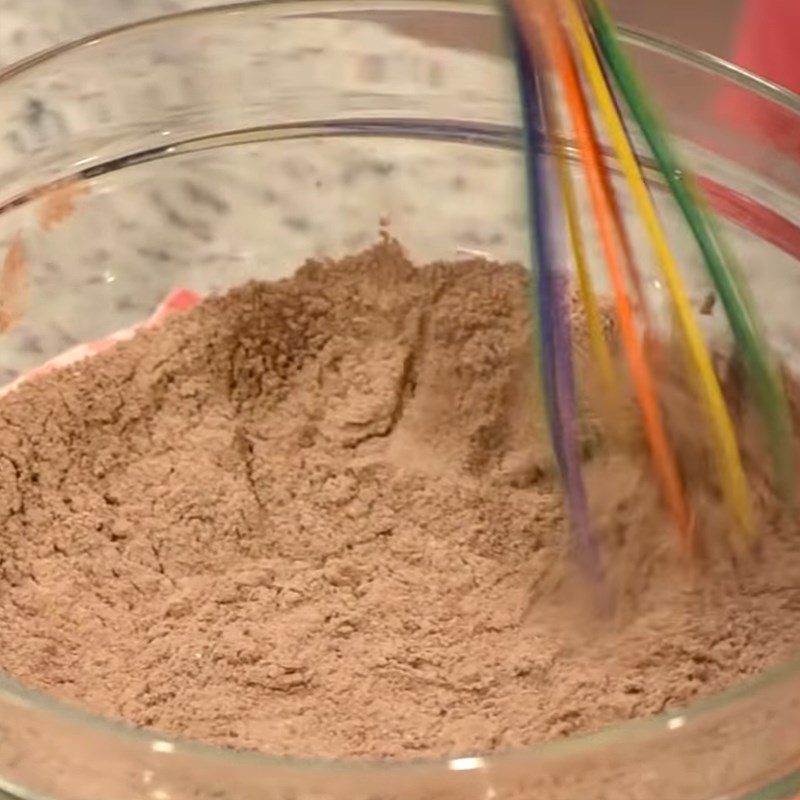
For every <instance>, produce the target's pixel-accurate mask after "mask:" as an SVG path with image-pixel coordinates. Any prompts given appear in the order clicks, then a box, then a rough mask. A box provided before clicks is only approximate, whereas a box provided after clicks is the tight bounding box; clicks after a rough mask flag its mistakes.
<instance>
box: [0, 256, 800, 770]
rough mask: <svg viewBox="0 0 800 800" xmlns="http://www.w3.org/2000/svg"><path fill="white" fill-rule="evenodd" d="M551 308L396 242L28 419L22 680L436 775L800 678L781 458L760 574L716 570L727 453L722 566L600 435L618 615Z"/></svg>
mask: <svg viewBox="0 0 800 800" xmlns="http://www.w3.org/2000/svg"><path fill="white" fill-rule="evenodd" d="M524 284H525V276H524V272H523V270H522V269H521V268H519V267H516V266H504V265H496V264H490V263H487V262H485V261H482V260H475V261H470V262H460V263H454V264H449V263H447V264H445V263H440V264H433V265H429V266H425V267H421V268H416V267H414V266H413V265H412V264H411V263H410V262H409V261H408V259H407V257H406V256H405V254H404V253H403V251H402V249H401V247H400V246H399V245H398V244H397V243H395V242H393V241H390V240H386V241H383V242H382V243H381V244H379V245H377V246H376V247H375V248H373V249H371V250H369V251H367V252H365V253H362V254H360V255H357V256H354V257H351V258H346V259H344V260H342V261H340V262H336V263H332V262H331V263H328V262H325V263H323V262H309V263H307V264H306V265H304V266H303V267H302V268H301V269H300V270H299V271H298V273H297V274H296V276H295V277H293V278H292V279H289V280H285V281H281V282H277V283H251V284H248V285H246V286H242V287H240V288H237V289H235V290H233V291H231V292H230V293H228V294H227V295H225V296H222V297H213V298H210V299H208V300H206V301H205V302H203V303H202V304H201V305H200V306H199V307H197V308H196V309H194V310H193V311H191V312H189V313H187V314H185V315H182V316H179V317H174V318H171V319H169V320H167V321H166V322H165V323H164V324H163V325H161V326H160V327H158V328H157V329H152V330H147V331H143V332H142V333H140V334H139V335H137V336H136V337H135V338H134V339H133V340H132V341H130V342H125V343H122V344H118V345H116V346H115V347H114V348H112V349H111V350H109V351H107V352H104V353H101V354H100V355H97V356H95V357H93V358H91V359H89V360H87V361H84V362H82V363H80V364H78V365H75V366H71V367H68V368H66V369H63V370H61V371H59V372H57V373H55V374H51V375H47V376H44V377H40V378H36V379H34V380H31V381H29V382H27V383H24V384H22V385H21V386H20V387H19V388H18V389H17V390H15V391H13V392H12V393H10V394H8V395H7V396H6V397H4V398H2V400H0V670H3V671H6V672H8V673H11V674H12V675H14V676H16V677H18V678H19V679H20V680H21V681H22V682H23V683H25V684H26V685H29V686H32V687H35V688H37V689H41V690H44V691H46V692H50V693H52V694H54V695H56V696H58V697H60V698H63V699H65V700H67V701H71V702H73V703H78V704H80V705H82V706H85V707H86V708H88V709H91V710H92V711H94V712H97V713H99V714H104V715H108V716H112V717H117V718H120V719H124V720H128V721H130V722H132V723H134V724H136V725H140V726H151V727H153V728H155V729H158V730H159V731H162V732H166V733H169V734H173V735H178V736H185V737H191V738H194V739H200V740H204V741H207V742H211V743H214V744H220V745H227V746H231V747H235V748H252V749H256V750H261V751H263V752H266V753H275V754H294V755H300V756H324V757H337V756H355V757H383V756H388V757H397V758H411V757H418V756H423V755H429V756H434V755H442V754H453V753H465V752H468V751H473V752H474V751H492V750H497V749H501V748H508V747H512V746H517V745H524V744H530V743H533V742H535V741H537V740H541V739H547V738H554V737H560V736H563V735H566V734H571V733H573V732H577V731H589V730H593V729H596V728H598V727H600V726H602V725H605V724H607V723H611V722H615V721H619V720H623V719H628V718H631V717H636V716H640V715H648V714H652V713H654V712H658V711H661V710H663V709H665V708H669V707H674V706H676V705H680V704H684V703H686V702H688V701H690V700H692V699H693V698H695V697H696V696H698V695H703V694H708V693H710V692H713V691H716V690H719V689H721V688H723V687H727V686H729V685H731V684H733V683H735V682H737V681H739V680H741V679H742V678H744V677H745V676H748V675H752V674H754V673H755V672H757V671H759V670H761V669H762V668H764V667H765V666H767V665H770V664H773V663H775V662H776V661H778V660H779V659H781V658H784V657H786V656H787V655H788V654H790V653H791V652H792V651H793V649H794V648H797V647H798V645H800V624H798V612H799V611H800V583H798V581H797V575H798V574H800V539H799V538H798V537H797V527H798V526H797V524H793V523H790V522H789V521H788V520H787V519H785V518H784V517H782V516H781V514H780V513H778V512H777V511H772V510H771V505H770V502H769V498H768V492H767V490H766V489H765V488H764V487H765V483H766V479H764V478H763V477H759V476H760V475H761V472H762V470H759V469H758V465H759V463H760V461H759V459H760V458H761V457H760V456H759V455H758V453H756V452H755V451H753V453H755V454H754V455H753V454H751V455H750V456H748V463H749V465H750V468H751V472H752V473H753V474H755V475H756V483H757V485H758V487H759V493H758V502H759V508H760V513H761V518H762V528H763V530H764V537H763V545H762V547H761V549H760V552H759V553H758V554H757V556H756V557H755V558H753V559H751V560H747V561H744V562H742V563H740V564H738V565H734V564H733V562H732V560H731V558H730V557H729V556H727V555H726V553H727V552H728V551H727V550H726V549H725V548H722V547H721V546H720V547H716V545H715V543H717V542H719V543H724V541H725V539H724V537H725V530H726V526H727V521H726V520H725V518H724V515H723V514H722V513H721V512H720V511H719V510H718V505H719V501H718V497H717V490H716V488H715V487H714V486H713V484H712V483H711V482H710V481H711V480H712V479H711V478H709V477H708V476H709V475H713V469H710V468H708V465H707V464H705V463H704V462H703V453H702V452H701V451H698V452H697V453H695V454H694V455H693V457H692V458H690V459H689V460H688V463H689V465H690V466H689V467H687V480H688V482H689V483H690V485H691V487H692V492H693V494H694V495H695V503H696V507H697V508H698V509H699V511H698V529H699V530H702V531H703V538H704V540H705V541H706V542H707V543H708V549H709V551H710V553H711V555H712V556H713V557H711V556H708V557H707V558H706V559H705V560H704V561H703V560H701V562H700V564H699V565H698V566H696V567H695V568H687V566H686V563H685V562H684V561H683V560H682V559H681V557H680V554H679V552H678V549H677V547H676V545H675V537H674V534H673V532H672V530H671V528H670V525H669V522H668V520H667V519H666V518H665V516H664V514H663V513H662V511H661V509H660V508H659V503H658V499H657V496H656V494H655V490H654V489H653V487H652V481H651V480H650V478H649V472H648V469H647V464H646V461H645V459H644V457H642V456H641V455H639V454H637V453H636V451H635V450H631V451H630V452H628V453H626V452H621V453H618V454H616V455H608V454H603V453H602V452H600V451H599V450H597V448H596V447H594V446H593V444H592V438H591V436H590V435H588V434H587V442H586V459H587V463H586V469H587V475H588V479H589V483H590V488H591V489H592V494H593V496H594V502H595V508H596V513H597V519H598V520H599V522H600V524H601V527H602V529H603V531H604V536H605V551H606V554H607V559H608V564H609V590H610V591H612V592H613V595H614V596H613V604H612V610H611V611H610V612H608V613H606V614H605V615H598V614H597V613H596V612H594V611H592V609H591V599H592V595H591V593H590V592H587V591H586V590H585V589H584V588H583V584H582V583H581V581H580V579H579V577H578V576H576V575H575V571H574V568H573V566H572V561H571V559H570V554H569V538H568V531H567V526H566V522H565V520H564V517H563V515H562V508H561V504H560V501H559V493H558V486H557V482H556V481H555V478H554V476H553V474H552V468H551V465H550V461H549V456H548V447H547V439H546V436H545V435H544V433H543V431H542V428H541V422H540V420H539V415H538V414H537V412H536V407H537V403H538V396H537V390H536V383H535V379H534V364H533V361H532V355H531V354H532V347H531V341H530V324H529V319H528V304H527V297H526V289H525V285H524ZM679 394H680V393H678V394H676V400H675V403H674V404H672V406H671V407H672V408H674V409H676V411H674V413H673V416H677V417H684V418H685V419H686V418H688V419H689V420H692V419H694V422H692V423H691V426H692V427H691V431H690V433H691V435H690V436H689V437H687V439H689V440H691V441H693V442H696V441H697V440H698V439H699V438H700V437H698V433H697V421H696V420H697V416H696V415H695V416H694V417H692V415H691V413H690V409H689V411H687V408H688V406H686V404H685V403H686V401H685V398H682V396H678V395H679ZM682 403H684V405H681V404H682ZM741 427H742V430H744V431H745V435H748V434H747V424H745V422H742V425H741ZM747 452H748V453H749V452H750V451H747ZM690 453H691V450H690ZM715 547H716V549H715Z"/></svg>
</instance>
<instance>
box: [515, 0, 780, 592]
mask: <svg viewBox="0 0 800 800" xmlns="http://www.w3.org/2000/svg"><path fill="white" fill-rule="evenodd" d="M502 8H503V13H504V15H505V18H506V22H507V25H508V29H509V33H510V39H511V42H512V52H513V56H514V59H515V64H516V67H517V75H518V81H519V90H520V91H519V94H520V100H521V103H520V105H521V109H522V116H523V125H522V130H523V136H524V140H525V150H526V174H527V187H528V200H529V207H530V214H531V218H532V221H531V226H530V230H531V256H532V266H533V278H532V281H531V287H532V289H531V299H532V309H533V316H534V320H535V323H536V339H537V346H538V360H539V364H540V372H541V384H542V389H543V395H544V399H545V410H546V416H547V426H548V430H549V432H550V437H551V441H552V445H553V452H554V454H555V460H556V464H557V466H558V470H559V473H560V475H561V479H562V483H563V486H564V493H565V497H566V504H567V508H568V512H569V515H570V521H571V527H572V531H573V536H574V540H575V549H576V551H577V553H578V556H579V560H580V562H581V564H582V565H583V566H584V568H585V569H586V570H587V572H589V573H590V574H591V575H592V576H594V577H596V578H599V577H600V576H601V575H602V564H601V553H600V548H599V544H598V538H597V534H596V531H595V530H594V529H593V523H592V517H591V514H590V513H589V508H588V503H587V492H586V486H585V481H584V476H583V472H582V460H581V447H580V441H579V412H578V400H577V391H576V376H575V369H574V363H573V362H574V359H573V346H572V339H573V338H574V335H573V332H572V329H571V326H572V316H571V312H570V307H571V298H572V296H573V294H574V296H575V297H576V298H577V300H578V301H579V303H580V305H581V307H582V310H583V320H584V322H583V325H584V326H585V328H586V333H587V334H588V341H589V346H590V348H591V354H592V357H593V361H594V363H595V364H596V365H597V368H598V372H599V374H600V377H601V379H602V385H603V391H604V392H605V393H606V394H608V395H609V396H611V395H613V394H614V393H615V392H616V391H617V389H618V386H619V385H620V382H619V381H618V380H617V375H615V370H616V369H617V366H616V364H615V363H614V360H613V359H612V356H611V354H610V351H609V343H608V341H607V337H606V334H605V332H604V327H603V321H602V314H601V306H608V307H613V311H614V317H615V320H616V327H617V331H618V334H617V335H618V340H619V344H620V347H621V351H622V354H623V356H624V365H625V370H626V372H627V377H626V380H627V381H629V384H630V386H631V390H632V394H633V396H634V398H635V401H636V402H635V408H636V410H637V413H638V414H639V415H640V417H641V425H642V429H643V431H644V435H645V439H646V442H647V447H648V450H649V454H650V461H651V464H652V467H653V474H654V476H655V477H656V479H657V483H658V486H659V490H660V494H661V496H662V498H663V501H664V506H665V508H666V509H667V511H668V513H669V515H670V517H671V518H672V520H673V522H674V526H675V530H676V532H677V534H678V536H679V538H680V541H681V543H682V545H683V547H684V548H685V549H686V551H687V552H692V551H693V550H694V545H695V531H694V514H693V511H692V507H691V503H690V498H689V493H688V492H687V488H686V486H685V484H684V480H683V477H682V475H681V469H680V465H679V459H678V457H677V454H676V452H675V446H674V441H673V438H672V437H671V436H670V431H669V428H668V424H667V419H666V414H665V408H664V405H663V398H662V397H661V396H660V391H659V384H658V380H657V374H656V369H655V366H654V364H653V363H652V353H653V352H654V351H655V350H656V349H657V341H656V340H657V339H658V333H657V332H656V331H655V330H654V329H653V326H652V322H651V313H650V309H649V307H648V299H647V297H646V294H645V292H644V290H643V286H644V283H645V281H644V279H643V275H642V270H641V268H640V264H639V260H638V258H637V256H638V255H640V254H637V253H636V252H635V251H634V248H633V247H632V245H631V240H632V237H631V232H630V230H629V225H630V222H631V217H630V215H628V216H626V214H624V213H623V211H622V203H621V201H622V199H623V197H622V196H618V189H617V188H616V187H615V184H614V182H613V180H612V174H611V170H610V167H609V156H608V154H607V152H606V151H607V150H608V151H610V155H611V156H613V159H614V160H615V164H616V167H617V169H618V170H619V172H620V173H621V174H622V176H623V178H624V184H625V190H624V191H625V199H626V200H628V201H630V203H631V205H632V208H633V209H635V216H636V224H637V225H640V226H641V228H642V229H643V230H644V233H645V234H646V240H647V243H648V248H649V250H650V253H648V254H647V255H648V256H650V257H652V259H653V261H654V263H655V264H656V265H657V269H658V272H659V275H658V279H659V281H660V283H661V284H662V285H663V287H664V288H665V290H666V293H667V295H668V298H669V306H670V313H671V318H672V320H673V321H674V328H675V329H676V330H677V331H678V333H679V337H680V341H681V343H682V350H683V352H684V354H685V362H686V365H687V368H688V370H689V372H690V374H691V376H692V380H691V382H690V385H691V386H692V387H694V391H695V393H696V396H697V398H698V400H699V402H700V403H701V405H702V408H703V410H704V413H705V417H706V422H707V427H708V431H709V442H710V447H711V450H712V452H713V457H714V464H715V466H716V470H717V473H718V476H719V484H720V487H721V493H722V497H723V500H724V503H725V506H726V508H727V509H728V511H729V515H730V519H731V525H730V530H731V543H732V545H733V547H734V548H735V549H736V550H737V551H740V552H741V551H744V550H746V549H747V548H748V547H749V546H751V545H752V543H753V542H754V541H755V540H756V538H757V530H756V527H755V522H754V519H753V513H752V501H751V491H750V488H749V487H748V480H747V476H746V474H745V470H744V467H743V464H742V456H741V453H740V447H739V442H738V440H737V434H736V429H735V426H734V422H733V420H732V417H731V413H730V411H729V408H728V406H727V403H726V399H725V396H724V394H723V390H722V385H721V382H720V379H719V376H718V375H717V372H716V371H715V367H714V362H713V359H712V354H711V351H710V348H709V346H708V343H707V342H706V339H705V337H704V335H703V333H702V332H701V329H700V326H699V324H698V320H697V317H696V314H695V311H694V308H693V306H692V303H691V302H690V299H689V291H688V289H687V285H686V281H685V279H684V275H683V274H682V272H681V268H680V266H679V264H678V261H677V259H676V257H675V255H674V253H673V248H672V246H671V245H670V242H669V239H668V236H667V233H666V231H665V229H664V226H663V224H662V222H661V219H660V217H659V213H658V210H657V207H656V204H655V202H654V199H653V197H652V195H651V190H650V186H649V185H648V183H647V182H646V180H645V177H644V173H643V171H642V168H641V166H640V161H639V158H638V156H637V153H636V151H635V149H634V146H633V142H632V138H631V135H630V133H629V130H630V129H629V127H628V125H629V124H632V125H634V126H635V128H636V129H637V131H638V134H639V135H640V137H641V139H642V140H643V141H644V142H645V143H646V146H647V149H648V150H649V155H650V156H651V158H652V161H653V162H654V163H655V164H656V165H657V168H658V170H659V172H660V173H661V175H662V177H663V182H664V183H665V184H666V187H667V188H668V190H669V193H670V195H671V197H672V200H673V201H674V204H675V206H676V208H677V209H678V210H679V212H680V215H681V216H682V218H683V220H684V221H685V224H686V228H687V230H688V231H689V233H690V234H691V237H692V238H693V240H694V242H695V243H696V246H697V249H698V252H699V253H700V255H701V256H702V263H703V265H704V268H705V271H706V273H707V276H708V279H709V280H710V282H711V284H712V285H713V289H714V291H715V293H716V294H717V296H718V297H719V299H720V301H721V306H722V308H723V309H724V312H725V317H726V320H727V323H728V326H729V328H730V331H731V334H732V339H733V342H734V344H735V356H734V357H735V358H736V359H737V360H738V361H740V362H741V364H742V365H743V366H744V367H745V374H746V375H747V378H748V386H749V387H751V390H752V396H753V398H754V400H755V403H756V405H757V407H758V409H759V413H760V417H761V420H762V423H763V427H764V429H765V430H766V432H767V438H768V442H769V446H770V451H771V455H772V459H773V463H774V470H775V475H776V482H777V484H778V486H780V487H781V488H782V490H783V492H784V495H787V494H788V493H789V491H790V487H791V485H792V482H793V465H792V457H791V445H790V433H791V423H790V417H789V411H788V404H787V401H786V398H785V396H784V392H783V386H782V383H781V379H780V376H779V373H778V370H777V369H776V367H775V365H774V363H773V361H772V358H771V356H770V352H769V349H768V347H767V343H766V340H765V338H764V335H763V334H762V328H761V325H760V323H759V321H758V319H757V315H756V312H755V309H754V307H753V304H752V303H751V301H750V299H749V294H748V292H747V289H746V287H745V286H744V285H743V282H742V280H741V278H740V277H739V274H738V272H737V270H736V268H735V265H734V264H733V260H732V256H731V253H730V251H729V250H728V248H727V247H726V246H725V243H724V241H723V239H722V236H721V233H720V232H719V230H718V229H717V226H716V224H715V221H714V219H713V217H712V215H711V213H710V212H709V210H708V209H707V208H706V205H705V203H704V202H703V199H702V197H701V196H700V193H699V191H698V190H697V188H696V183H695V181H694V179H693V178H692V176H691V174H690V173H689V172H688V171H687V170H686V168H685V167H684V166H683V164H682V163H681V161H680V159H679V158H678V156H677V154H676V151H675V149H674V148H673V145H672V143H671V142H670V140H669V137H668V136H667V134H666V132H665V130H664V128H663V127H662V125H661V123H660V122H659V119H658V115H657V114H656V112H655V111H654V109H653V107H652V106H651V104H650V102H649V99H648V97H647V95H646V93H645V92H644V90H643V89H642V87H641V85H640V83H639V80H638V78H637V76H636V74H635V71H634V69H633V68H632V66H631V64H629V62H628V60H627V58H626V56H625V53H624V51H623V48H622V46H621V44H620V40H619V37H618V34H617V32H616V29H615V26H614V23H613V22H612V20H611V18H610V17H609V15H608V13H607V11H606V10H605V8H604V7H603V4H602V2H601V0H502ZM631 129H632V128H631ZM565 141H570V142H571V143H573V145H572V147H571V151H572V152H575V153H576V154H577V157H576V161H577V162H578V164H579V168H580V174H581V175H582V178H583V180H582V183H583V184H584V185H585V188H586V193H587V195H588V208H589V212H590V214H589V220H588V223H587V219H586V216H587V215H586V214H585V213H584V211H583V209H582V207H581V206H580V205H579V203H578V200H577V197H578V192H577V187H576V185H575V178H574V176H575V171H576V170H574V169H573V167H572V165H571V164H570V163H569V158H568V153H567V148H566V146H565V145H564V142H565ZM601 142H608V143H609V145H608V147H607V148H604V146H603V144H601ZM587 224H588V225H591V226H592V228H593V231H592V232H593V233H595V234H596V235H597V237H598V239H599V244H600V248H599V250H600V260H601V261H602V265H603V269H604V274H605V276H606V278H607V280H608V284H609V286H610V290H609V292H608V295H609V296H608V298H607V299H605V300H604V301H603V303H601V302H600V299H599V298H598V294H597V291H596V289H595V287H594V285H593V279H592V271H591V270H590V269H589V263H590V255H589V253H590V250H589V248H588V247H587V244H586V239H587V234H588V231H587V229H586V227H587ZM562 229H563V230H565V231H566V241H567V242H568V244H569V249H570V260H571V262H572V264H573V265H574V269H572V270H569V271H568V270H567V268H566V267H564V266H563V265H561V264H560V262H559V259H558V256H557V254H556V248H555V246H554V242H555V241H556V240H557V239H558V238H559V233H560V230H562ZM561 260H564V259H561Z"/></svg>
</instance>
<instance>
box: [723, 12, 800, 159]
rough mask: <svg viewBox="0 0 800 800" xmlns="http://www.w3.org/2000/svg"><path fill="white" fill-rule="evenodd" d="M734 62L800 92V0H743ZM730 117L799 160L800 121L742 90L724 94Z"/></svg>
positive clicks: (728, 118)
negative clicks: (742, 11)
mask: <svg viewBox="0 0 800 800" xmlns="http://www.w3.org/2000/svg"><path fill="white" fill-rule="evenodd" d="M732 60H733V61H734V62H735V63H736V64H738V65H740V66H742V67H744V68H745V69H748V70H750V71H751V72H754V73H756V74H757V75H760V76H761V77H763V78H767V79H768V80H770V81H773V82H774V83H778V84H780V85H781V86H785V87H786V88H787V89H790V90H791V91H793V92H795V93H798V94H800V0H745V4H744V13H743V14H742V18H741V20H740V22H739V29H738V31H737V38H736V42H735V45H734V52H733V58H732ZM719 111H720V113H721V115H722V116H724V117H725V119H726V120H728V121H730V122H732V123H734V124H735V125H738V126H739V127H740V128H742V129H745V130H747V131H749V132H751V133H757V134H758V135H759V138H767V139H768V140H769V141H770V143H771V144H774V145H776V146H777V147H779V148H781V149H782V150H784V151H786V152H788V153H790V154H791V155H793V156H795V157H796V158H798V159H800V120H798V119H797V117H795V116H794V115H792V114H790V113H789V112H787V111H784V110H783V109H781V108H779V107H777V106H775V105H774V104H773V103H770V102H768V101H765V100H763V99H761V98H759V97H756V96H754V95H752V94H750V93H748V92H745V91H743V90H741V89H738V88H735V87H731V88H730V89H727V90H726V91H725V92H724V93H723V95H722V96H721V98H720V104H719Z"/></svg>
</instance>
